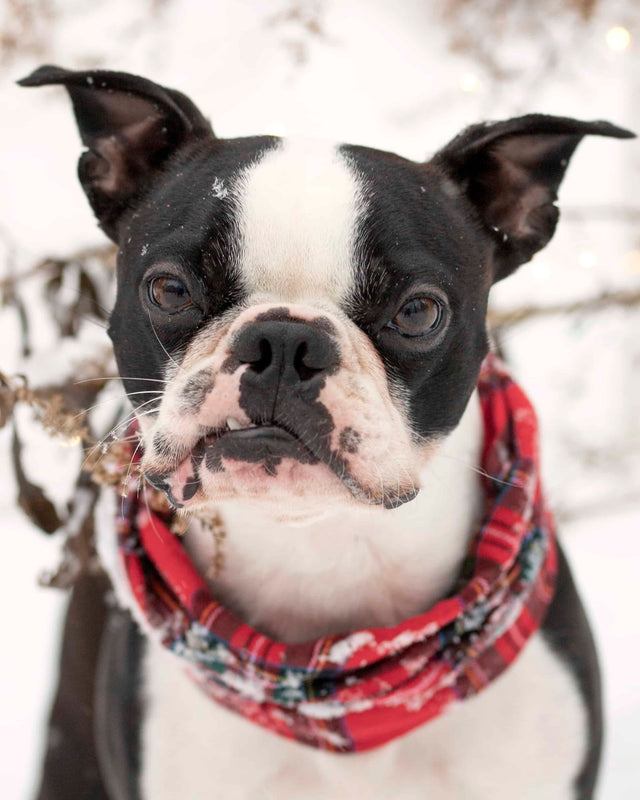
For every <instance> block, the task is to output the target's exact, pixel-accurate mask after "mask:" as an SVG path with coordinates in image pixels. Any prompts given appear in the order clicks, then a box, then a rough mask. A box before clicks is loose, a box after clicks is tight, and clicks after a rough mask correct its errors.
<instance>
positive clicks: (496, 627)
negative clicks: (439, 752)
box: [117, 354, 557, 752]
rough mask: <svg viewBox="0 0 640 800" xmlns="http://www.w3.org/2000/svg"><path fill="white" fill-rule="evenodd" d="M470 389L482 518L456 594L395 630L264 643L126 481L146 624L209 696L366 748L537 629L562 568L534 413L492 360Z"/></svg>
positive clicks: (267, 721) (477, 683) (307, 733)
mask: <svg viewBox="0 0 640 800" xmlns="http://www.w3.org/2000/svg"><path fill="white" fill-rule="evenodd" d="M478 390H479V396H480V402H481V405H482V414H483V419H484V444H483V449H482V459H481V467H482V471H483V473H484V475H483V477H482V478H481V480H482V487H483V491H484V497H485V506H484V515H483V519H482V522H481V524H480V525H479V527H478V530H477V531H476V532H475V534H474V536H473V539H472V542H471V546H470V550H469V553H468V556H467V559H466V562H465V566H464V569H463V574H462V577H461V579H460V582H459V589H458V590H457V593H456V594H455V595H453V596H450V597H446V598H445V599H443V600H441V601H439V602H438V603H436V604H435V605H434V606H433V607H432V608H431V609H430V610H429V611H426V612H425V613H422V614H419V615H418V616H415V617H412V618H411V619H407V620H404V621H403V622H401V623H399V624H398V625H395V626H393V627H378V628H368V629H365V630H359V631H354V632H353V633H350V634H348V635H343V636H325V637H321V638H319V639H314V640H311V641H307V642H303V643H299V644H286V643H283V642H281V641H277V640H275V639H271V638H269V637H268V636H264V635H263V634H261V633H259V632H258V631H256V630H254V629H253V628H252V627H251V626H249V625H247V624H245V623H243V622H242V621H240V620H239V619H238V618H237V617H235V616H234V615H233V614H232V613H231V612H230V611H229V610H228V609H226V608H225V607H224V606H222V605H221V604H220V603H219V602H217V601H216V599H215V598H214V597H213V596H212V594H211V592H210V590H209V588H208V587H207V585H206V583H205V581H204V580H203V578H202V577H201V576H200V575H199V573H198V572H197V570H196V568H195V567H194V565H193V564H192V562H191V561H190V559H189V557H188V556H187V554H186V552H185V550H184V548H183V546H182V543H181V541H180V540H179V538H178V537H177V536H176V535H175V534H173V533H172V532H171V530H170V529H169V527H168V523H169V522H170V512H167V513H166V514H163V513H160V512H154V511H153V510H150V505H149V504H148V503H147V502H145V499H147V500H148V497H147V498H145V493H152V492H154V491H155V490H153V489H151V487H143V488H142V489H139V487H138V485H137V482H135V481H131V482H130V484H129V486H128V490H127V494H126V497H124V498H123V500H122V502H118V504H117V505H118V512H119V515H118V540H119V550H120V554H121V558H122V561H123V564H124V569H125V574H126V576H127V578H128V581H129V584H130V586H131V589H132V591H133V595H134V597H135V600H136V602H137V603H138V605H139V606H140V609H141V611H142V614H143V616H144V618H145V620H146V622H147V623H148V629H149V632H150V633H152V634H153V635H155V636H156V637H158V638H159V639H160V641H161V642H162V644H163V645H164V646H165V647H167V648H168V649H169V650H171V651H172V652H173V653H175V654H176V655H177V656H180V657H181V658H182V659H183V660H184V663H185V665H187V667H188V671H189V674H190V675H191V676H192V677H193V678H194V680H195V681H196V682H197V683H198V684H199V685H200V686H201V687H202V688H203V689H204V691H205V692H206V693H207V694H208V695H209V696H210V697H211V698H212V699H214V700H215V701H217V702H219V703H221V704H222V705H224V706H226V707H227V708H229V709H231V710H233V711H235V712H237V713H239V714H242V715H243V716H244V717H246V718H247V719H249V720H252V721H253V722H255V723H257V724H258V725H262V726H263V727H265V728H268V729H269V730H272V731H274V732H276V733H279V734H281V735H282V736H285V737H287V738H288V739H293V740H297V741H299V742H302V743H304V744H307V745H311V746H314V747H318V748H321V749H324V750H331V751H336V752H356V751H358V752H361V751H365V750H369V749H371V748H373V747H377V746H379V745H382V744H385V743H387V742H389V741H391V740H392V739H394V738H395V737H397V736H401V735H402V734H405V733H407V732H408V731H410V730H412V729H414V728H416V727H417V726H418V725H422V724H423V723H425V722H427V721H428V720H431V719H433V718H435V717H437V716H438V715H440V714H441V713H442V712H443V711H444V710H445V708H447V706H449V705H450V704H452V703H454V702H455V701H460V700H463V699H464V698H466V697H469V696H471V695H474V694H476V693H478V692H479V691H480V690H482V689H483V688H484V687H486V686H487V685H488V684H490V683H491V682H492V681H493V680H495V679H496V678H497V677H498V676H499V675H500V674H501V673H502V672H503V671H504V670H505V669H506V668H507V667H508V666H509V664H511V663H512V662H513V661H514V659H515V658H516V657H517V656H518V654H519V653H520V651H521V650H522V648H523V647H524V646H525V644H526V642H527V640H528V639H529V638H530V636H531V635H532V634H533V633H534V632H535V631H536V630H537V629H538V628H539V626H540V624H541V622H542V620H543V618H544V615H545V612H546V610H547V608H548V606H549V603H550V602H551V599H552V597H553V591H554V585H555V575H556V568H557V552H556V546H555V531H554V522H553V519H552V517H551V515H550V513H549V512H548V511H547V510H546V508H545V506H544V503H543V498H542V492H541V486H540V477H539V453H538V429H537V421H536V416H535V413H534V410H533V407H532V406H531V403H530V402H529V400H528V399H527V397H526V396H525V395H524V393H523V392H522V390H521V389H520V388H519V387H518V386H517V385H516V384H515V383H514V382H513V380H512V379H511V377H510V376H509V374H508V372H507V371H506V369H505V367H504V365H503V364H502V363H501V361H500V360H499V359H498V358H497V356H495V355H494V354H490V355H488V356H487V358H486V359H485V361H484V363H483V365H482V370H481V373H480V377H479V382H478ZM132 449H133V448H132ZM156 505H157V504H156ZM389 513H393V512H389Z"/></svg>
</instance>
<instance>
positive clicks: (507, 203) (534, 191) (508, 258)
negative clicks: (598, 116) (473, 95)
mask: <svg viewBox="0 0 640 800" xmlns="http://www.w3.org/2000/svg"><path fill="white" fill-rule="evenodd" d="M587 134H595V135H597V136H613V137H615V138H617V139H628V138H632V137H633V136H634V134H633V133H631V131H627V130H624V129H623V128H618V127H616V126H615V125H611V124H610V123H609V122H581V121H579V120H575V119H569V118H565V117H549V116H545V115H543V114H530V115H528V116H526V117H519V118H517V119H510V120H507V121H505V122H496V123H485V124H480V125H473V126H472V127H470V128H467V129H466V130H465V131H463V132H462V133H461V134H460V135H459V136H457V137H456V138H455V139H454V140H453V141H451V142H450V143H449V144H448V145H447V146H446V147H445V148H444V149H443V150H441V151H440V152H439V153H437V154H436V155H435V157H434V158H433V159H432V161H431V163H432V164H433V165H435V166H437V167H438V168H439V169H440V170H442V171H444V173H445V174H446V175H447V176H448V177H449V178H450V179H452V180H453V181H454V182H455V183H456V184H457V185H458V186H459V187H460V188H461V190H462V191H463V193H464V194H465V195H466V196H467V198H468V199H469V200H470V201H471V203H472V205H473V206H474V207H475V209H476V211H477V213H478V215H479V217H480V220H481V223H482V224H483V226H484V227H485V229H486V230H487V232H488V233H489V234H490V235H491V236H492V237H493V239H494V240H495V256H494V280H500V279H501V278H504V277H506V276H507V275H509V274H510V273H511V272H513V271H514V270H515V269H516V267H518V266H519V265H520V264H524V263H525V262H526V261H529V259H530V258H531V257H532V256H533V255H534V253H536V252H537V251H538V250H540V249H542V248H543V247H544V246H545V245H546V244H547V242H548V241H549V240H550V239H551V237H552V236H553V232H554V230H555V227H556V223H557V221H558V215H559V212H558V208H557V207H556V205H555V201H556V199H557V193H558V187H559V186H560V183H561V181H562V179H563V177H564V173H565V170H566V168H567V165H568V163H569V159H570V158H571V156H572V155H573V152H574V150H575V149H576V147H577V146H578V144H579V142H580V140H581V139H582V137H583V136H585V135H587Z"/></svg>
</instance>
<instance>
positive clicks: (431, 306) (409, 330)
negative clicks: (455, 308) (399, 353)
mask: <svg viewBox="0 0 640 800" xmlns="http://www.w3.org/2000/svg"><path fill="white" fill-rule="evenodd" d="M441 320H442V306H441V305H440V303H439V302H438V301H437V300H436V299H435V298H433V297H412V298H411V300H408V301H407V302H406V303H405V304H404V305H403V306H402V308H401V309H400V311H398V313H397V314H396V315H395V317H394V318H393V319H392V320H391V322H390V323H389V327H390V328H393V329H394V330H397V331H398V332H399V333H401V334H402V335H403V336H424V335H425V334H427V333H431V331H434V330H435V329H436V328H437V327H438V325H439V324H440V321H441Z"/></svg>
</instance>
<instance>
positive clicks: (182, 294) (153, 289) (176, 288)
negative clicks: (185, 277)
mask: <svg viewBox="0 0 640 800" xmlns="http://www.w3.org/2000/svg"><path fill="white" fill-rule="evenodd" d="M149 297H150V298H151V302H152V303H153V304H154V305H156V306H158V307H159V308H162V309H163V310H164V311H182V310H183V309H184V308H187V307H188V306H190V305H191V304H192V303H191V295H190V294H189V290H188V289H187V286H186V284H185V283H184V282H183V281H181V280H180V278H174V277H172V276H170V275H159V276H157V277H155V278H152V279H151V281H150V282H149Z"/></svg>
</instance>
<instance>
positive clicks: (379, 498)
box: [145, 417, 417, 508]
mask: <svg viewBox="0 0 640 800" xmlns="http://www.w3.org/2000/svg"><path fill="white" fill-rule="evenodd" d="M309 469H311V470H312V471H311V472H309V471H307V470H309ZM318 469H319V470H320V471H319V472H318V471H316V470H318ZM260 476H262V478H260ZM145 478H146V480H147V481H148V482H149V483H150V484H151V485H152V486H153V487H154V488H156V489H158V490H160V491H162V492H163V493H164V494H165V495H166V497H167V499H168V501H169V502H170V503H171V505H173V506H174V507H175V508H183V507H185V506H187V505H192V504H194V503H202V502H210V501H211V499H213V498H211V497H209V495H210V492H211V491H216V490H215V489H213V490H212V489H211V486H212V483H211V481H212V479H215V481H214V484H213V485H214V486H215V485H225V482H226V480H227V479H228V480H230V481H231V483H232V484H233V485H234V486H235V487H236V490H234V493H235V496H238V495H237V487H239V486H243V487H245V489H244V490H243V492H244V491H247V492H249V494H252V495H253V494H254V491H253V490H256V491H261V492H264V493H265V496H266V495H267V494H269V492H271V491H273V490H276V489H277V487H279V488H280V491H281V492H282V491H285V492H286V491H288V490H291V491H294V493H296V494H299V490H300V488H301V486H302V485H304V486H305V487H306V489H305V491H310V492H312V493H313V492H317V491H319V490H320V491H326V492H329V493H331V494H333V492H334V491H335V488H333V487H335V486H339V485H340V484H341V485H342V487H343V489H345V490H346V492H347V495H351V497H352V499H353V500H355V501H357V502H359V503H363V504H365V505H383V506H384V507H385V508H397V507H398V506H400V505H403V504H404V503H406V502H408V501H409V500H412V499H413V498H414V497H415V495H416V494H417V489H415V488H414V487H413V485H411V486H409V487H404V488H402V489H401V487H400V486H399V485H398V486H397V487H395V486H394V487H393V488H391V489H389V490H385V488H384V487H380V491H374V490H372V489H370V488H367V487H366V486H364V485H363V484H362V483H361V482H360V481H359V480H358V479H357V478H356V476H355V474H354V472H353V470H352V467H351V464H350V461H349V460H348V459H347V458H346V457H345V455H343V454H342V453H341V452H339V451H336V450H333V449H332V448H331V445H330V439H329V437H328V436H321V435H318V432H317V431H315V432H314V431H313V430H312V431H310V433H309V436H305V435H304V433H302V432H299V431H297V430H293V429H291V428H290V427H288V426H287V425H286V424H283V423H282V422H281V421H280V420H277V421H273V420H271V421H264V422H262V421H261V422H254V421H248V422H246V423H241V422H239V421H238V420H237V419H235V418H233V417H228V418H227V419H226V423H225V425H224V426H221V427H217V428H208V429H205V430H204V432H203V435H202V436H201V438H200V439H199V440H198V441H197V443H196V444H195V446H194V447H193V448H192V449H191V451H190V453H189V454H188V455H186V457H185V458H184V459H183V460H182V461H181V462H180V464H178V465H177V466H175V467H174V468H173V469H168V470H166V471H162V472H151V471H146V470H145ZM218 480H220V481H222V484H217V483H216V481H218ZM207 487H209V489H207ZM287 487H288V489H287ZM296 487H297V488H296ZM278 496H282V495H278Z"/></svg>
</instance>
